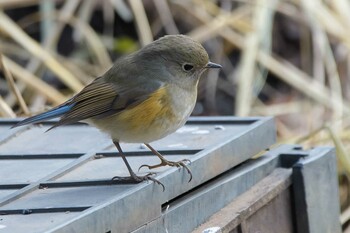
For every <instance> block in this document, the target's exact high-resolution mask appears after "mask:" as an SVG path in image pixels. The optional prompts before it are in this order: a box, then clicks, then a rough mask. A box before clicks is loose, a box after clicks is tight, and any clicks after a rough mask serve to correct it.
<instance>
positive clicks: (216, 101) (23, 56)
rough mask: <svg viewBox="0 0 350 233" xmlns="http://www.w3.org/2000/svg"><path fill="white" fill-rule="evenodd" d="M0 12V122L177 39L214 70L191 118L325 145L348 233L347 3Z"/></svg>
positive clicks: (115, 5)
mask: <svg viewBox="0 0 350 233" xmlns="http://www.w3.org/2000/svg"><path fill="white" fill-rule="evenodd" d="M0 9H2V11H0V54H1V57H0V68H1V71H0V117H7V118H13V117H18V116H27V115H31V114H34V113H38V112H41V111H43V110H45V109H47V108H50V107H52V106H55V105H58V104H60V103H61V102H63V101H65V100H66V99H68V98H69V97H70V96H72V95H73V94H74V93H76V92H78V91H79V90H80V89H81V88H82V87H83V86H84V85H86V84H87V83H89V82H90V81H91V80H92V79H93V78H95V77H97V76H99V75H101V74H103V73H104V72H105V71H106V70H107V69H108V68H109V67H110V66H111V64H112V62H113V61H114V60H115V59H117V58H118V57H120V56H123V55H124V54H128V53H130V52H133V51H135V50H137V49H139V48H141V47H142V46H144V45H146V44H147V43H150V42H151V41H153V40H155V39H157V38H159V37H161V36H163V35H166V34H179V33H181V34H187V35H189V36H191V37H193V38H194V39H196V40H198V41H200V42H201V43H202V44H203V45H204V46H205V47H206V49H207V51H208V52H209V56H210V58H211V60H212V61H213V62H216V63H220V64H222V65H223V69H221V70H220V71H219V70H210V71H209V72H208V73H206V74H205V75H204V77H203V78H202V80H201V82H200V87H199V95H198V103H197V105H196V108H195V110H194V113H193V114H194V115H237V116H250V115H251V116H255V115H259V116H264V115H266V116H270V115H273V116H275V117H276V124H277V129H278V132H277V133H278V141H279V143H299V144H302V145H303V146H304V147H305V148H307V147H312V146H315V145H332V146H335V147H336V149H337V156H338V161H339V184H340V203H341V206H342V215H341V222H342V224H343V229H344V231H345V232H350V228H349V227H348V225H349V219H350V208H349V206H350V179H349V177H350V176H349V174H350V152H349V148H350V130H349V127H350V120H349V111H350V105H349V100H350V53H349V52H350V30H349V28H350V1H348V0H323V1H321V0H168V1H165V0H144V1H140V0H100V1H97V0H84V1H83V0H66V1H64V0H57V1H51V0H41V1H40V0H0ZM325 185H327V184H325ZM330 201H331V200H330ZM320 208H322V207H320Z"/></svg>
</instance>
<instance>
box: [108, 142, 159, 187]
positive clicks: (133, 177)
mask: <svg viewBox="0 0 350 233" xmlns="http://www.w3.org/2000/svg"><path fill="white" fill-rule="evenodd" d="M113 143H114V145H115V146H116V147H117V149H118V151H119V154H120V156H121V157H122V159H123V161H124V163H125V165H126V167H127V169H128V171H129V173H130V176H129V177H120V176H114V177H113V178H112V180H123V181H128V180H131V181H136V182H138V183H139V182H142V181H145V180H151V181H153V182H154V183H157V184H159V185H161V186H162V187H163V191H164V190H165V187H164V185H163V184H162V183H161V182H160V181H159V180H157V179H155V178H153V177H151V175H154V174H155V173H154V172H150V173H148V174H147V175H145V176H138V175H136V174H135V172H134V171H133V170H132V169H131V166H130V164H129V162H128V161H127V160H126V157H125V155H124V152H123V150H122V148H121V146H120V144H119V142H117V141H113Z"/></svg>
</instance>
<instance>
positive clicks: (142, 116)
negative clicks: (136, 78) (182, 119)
mask: <svg viewBox="0 0 350 233" xmlns="http://www.w3.org/2000/svg"><path fill="white" fill-rule="evenodd" d="M117 117H118V120H120V122H123V123H124V124H126V125H128V127H127V128H129V129H130V130H131V131H134V130H135V131H137V130H139V129H145V128H147V127H145V126H150V127H152V125H153V124H154V123H160V122H159V121H161V119H168V120H169V121H170V122H171V121H172V120H175V119H174V118H175V116H174V113H173V111H172V109H171V108H170V100H169V96H167V90H166V87H162V88H159V89H158V90H157V91H155V92H154V93H153V94H151V95H150V96H149V98H148V99H146V100H145V101H143V102H142V103H140V104H138V105H136V106H134V107H132V108H129V109H126V110H124V111H122V112H121V113H120V114H118V116H117Z"/></svg>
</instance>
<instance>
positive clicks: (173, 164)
mask: <svg viewBox="0 0 350 233" xmlns="http://www.w3.org/2000/svg"><path fill="white" fill-rule="evenodd" d="M145 145H146V146H147V147H148V148H149V149H150V150H151V151H152V152H153V154H155V155H157V156H158V158H159V159H160V161H161V162H160V163H159V164H156V165H147V164H143V165H141V166H140V167H139V170H140V169H141V168H143V167H147V168H148V169H154V168H157V167H162V166H171V167H183V168H185V169H186V171H187V172H188V174H189V175H190V179H189V181H188V182H190V181H191V180H192V172H191V170H190V169H189V168H188V167H187V165H186V164H185V163H186V162H189V163H190V162H191V161H190V160H189V159H183V160H181V161H178V162H174V161H169V160H166V159H165V158H164V157H163V155H161V154H160V153H159V152H158V151H156V150H155V149H153V147H151V146H150V145H149V144H146V143H145Z"/></svg>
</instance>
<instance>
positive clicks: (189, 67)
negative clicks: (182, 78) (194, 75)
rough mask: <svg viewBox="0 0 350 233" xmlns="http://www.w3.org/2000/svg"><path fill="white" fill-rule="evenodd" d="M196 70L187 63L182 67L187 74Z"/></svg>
mask: <svg viewBox="0 0 350 233" xmlns="http://www.w3.org/2000/svg"><path fill="white" fill-rule="evenodd" d="M193 68H194V66H193V65H192V64H188V63H185V64H183V65H182V69H183V70H184V71H186V72H188V71H191V70H192V69H193Z"/></svg>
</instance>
